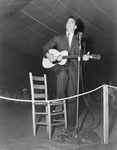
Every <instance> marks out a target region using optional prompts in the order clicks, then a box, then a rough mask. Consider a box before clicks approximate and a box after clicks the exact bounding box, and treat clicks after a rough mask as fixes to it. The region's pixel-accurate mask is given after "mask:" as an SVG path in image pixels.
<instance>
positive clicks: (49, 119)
mask: <svg viewBox="0 0 117 150" xmlns="http://www.w3.org/2000/svg"><path fill="white" fill-rule="evenodd" d="M47 107H48V132H49V139H51V138H52V131H51V128H52V126H51V109H50V107H51V106H50V103H48V106H47Z"/></svg>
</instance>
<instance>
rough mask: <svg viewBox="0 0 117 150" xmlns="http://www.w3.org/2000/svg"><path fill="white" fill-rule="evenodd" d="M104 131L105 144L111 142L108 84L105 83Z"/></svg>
mask: <svg viewBox="0 0 117 150" xmlns="http://www.w3.org/2000/svg"><path fill="white" fill-rule="evenodd" d="M103 131H104V144H108V143H109V103H108V85H103Z"/></svg>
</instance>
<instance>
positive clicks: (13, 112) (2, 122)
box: [0, 103, 117, 150]
mask: <svg viewBox="0 0 117 150" xmlns="http://www.w3.org/2000/svg"><path fill="white" fill-rule="evenodd" d="M97 112H98V109H97V110H96V111H94V112H93V115H94V118H97V122H96V121H95V125H96V124H98V123H99V122H98V121H99V118H98V117H99V116H101V115H99V114H98V113H97ZM112 114H113V112H112ZM83 115H84V114H82V116H81V117H80V120H79V123H81V121H82V119H83ZM111 118H112V117H111ZM115 120H116V117H115V118H114V123H113V125H112V133H111V136H110V144H109V145H105V144H103V142H102V141H103V128H102V121H101V122H100V124H99V126H98V127H97V128H95V131H96V132H97V134H98V135H99V137H100V139H101V143H98V144H96V143H87V144H86V143H84V144H80V146H79V144H76V143H59V142H58V141H57V135H58V133H59V132H60V130H61V128H62V127H59V128H57V129H56V130H55V133H54V135H53V138H52V140H49V139H48V133H47V132H46V127H40V128H39V130H38V133H37V136H36V137H34V136H33V130H32V112H31V105H27V104H24V103H23V104H18V103H5V104H4V103H3V104H0V150H94V149H95V150H116V149H117V122H116V121H115ZM91 122H92V121H91V115H89V116H87V119H86V121H85V122H84V127H85V128H87V127H89V126H90V125H91ZM95 125H94V126H95ZM92 127H93V126H92Z"/></svg>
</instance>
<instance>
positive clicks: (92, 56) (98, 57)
mask: <svg viewBox="0 0 117 150" xmlns="http://www.w3.org/2000/svg"><path fill="white" fill-rule="evenodd" d="M78 57H79V55H68V56H63V57H62V59H77V58H78ZM81 57H83V56H81ZM100 57H101V56H100V55H95V54H92V55H89V58H91V59H97V60H99V59H100Z"/></svg>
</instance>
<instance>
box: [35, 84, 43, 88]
mask: <svg viewBox="0 0 117 150" xmlns="http://www.w3.org/2000/svg"><path fill="white" fill-rule="evenodd" d="M34 89H45V85H37V84H34Z"/></svg>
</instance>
